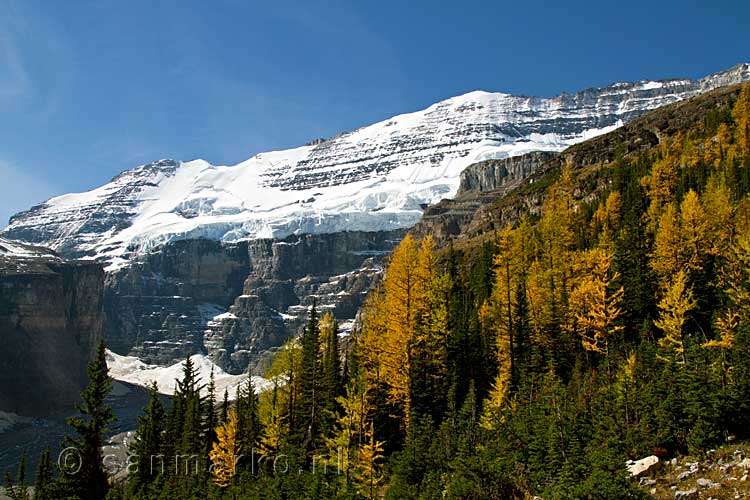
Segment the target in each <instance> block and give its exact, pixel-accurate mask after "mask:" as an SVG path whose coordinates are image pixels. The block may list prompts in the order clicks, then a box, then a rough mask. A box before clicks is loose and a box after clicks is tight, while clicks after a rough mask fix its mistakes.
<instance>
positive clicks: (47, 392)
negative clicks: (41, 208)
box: [0, 247, 104, 415]
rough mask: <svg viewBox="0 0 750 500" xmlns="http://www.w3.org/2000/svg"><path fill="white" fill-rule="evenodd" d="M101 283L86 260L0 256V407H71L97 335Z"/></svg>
mask: <svg viewBox="0 0 750 500" xmlns="http://www.w3.org/2000/svg"><path fill="white" fill-rule="evenodd" d="M26 248H28V247H26ZM103 281H104V273H103V271H102V268H101V266H100V265H99V264H97V263H94V262H82V261H65V260H62V259H59V258H57V257H54V256H52V255H50V254H47V255H41V254H40V255H35V256H28V255H26V256H18V255H7V254H6V255H3V256H0V343H2V346H3V354H2V356H0V410H2V411H8V412H13V413H18V414H22V415H48V414H50V413H54V412H56V411H63V410H66V411H70V410H71V409H72V408H73V404H74V403H75V402H76V401H77V400H78V397H79V393H80V391H81V389H82V388H83V387H84V386H85V385H86V382H87V376H86V366H87V364H88V361H89V360H90V359H91V356H92V355H93V353H94V350H95V348H96V344H97V342H98V341H99V339H100V338H101V337H102V330H103V320H104V315H103V296H104V295H103Z"/></svg>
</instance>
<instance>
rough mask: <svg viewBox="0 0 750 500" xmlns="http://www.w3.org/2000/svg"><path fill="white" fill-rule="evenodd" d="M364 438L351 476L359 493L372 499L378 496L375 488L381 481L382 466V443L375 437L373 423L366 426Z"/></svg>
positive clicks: (369, 499)
mask: <svg viewBox="0 0 750 500" xmlns="http://www.w3.org/2000/svg"><path fill="white" fill-rule="evenodd" d="M364 438H365V439H364V444H363V445H362V447H361V448H360V449H359V453H358V456H357V464H356V466H355V467H354V474H353V476H354V482H355V484H356V486H357V491H358V492H359V494H360V495H362V496H363V497H365V498H367V499H368V500H373V499H374V498H376V497H378V491H377V489H378V486H379V485H380V484H381V483H382V481H383V474H382V471H381V469H382V466H381V465H380V463H379V462H381V461H382V460H383V443H382V442H381V441H377V440H376V439H375V426H374V424H373V423H370V425H369V426H367V427H366V430H365V435H364Z"/></svg>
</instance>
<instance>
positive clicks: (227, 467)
mask: <svg viewBox="0 0 750 500" xmlns="http://www.w3.org/2000/svg"><path fill="white" fill-rule="evenodd" d="M239 454H240V445H239V440H238V439H237V413H236V412H235V411H232V412H231V413H230V414H229V420H227V422H225V423H223V424H222V425H220V426H219V427H217V428H216V442H215V443H214V444H213V447H212V448H211V452H210V453H209V457H210V458H211V476H212V477H213V481H214V483H216V485H217V486H219V487H221V488H226V487H228V486H229V485H230V484H232V479H233V478H234V475H235V473H236V472H237V471H236V467H237V460H238V459H239Z"/></svg>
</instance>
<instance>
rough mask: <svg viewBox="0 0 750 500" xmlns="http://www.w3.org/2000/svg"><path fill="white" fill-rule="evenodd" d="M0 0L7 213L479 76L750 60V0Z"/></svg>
mask: <svg viewBox="0 0 750 500" xmlns="http://www.w3.org/2000/svg"><path fill="white" fill-rule="evenodd" d="M550 4H552V5H544V4H543V3H539V2H533V1H513V2H502V1H486V2H476V1H472V0H460V1H455V2H450V1H446V2H443V1H436V0H432V1H406V0H401V1H397V2H392V1H387V0H379V1H371V2H364V1H362V2H360V1H354V0H349V1H343V2H320V3H318V2H314V1H300V2H287V1H285V0H273V1H264V2H251V1H203V0H201V1H186V0H180V1H157V0H146V1H141V0H128V1H122V0H116V1H106V0H105V1H77V0H70V1H55V0H48V1H34V0H19V1H14V0H0V117H1V119H0V227H2V226H3V225H5V223H6V221H7V218H8V216H9V215H10V214H11V213H13V212H15V211H18V210H20V209H24V208H27V207H29V206H31V205H32V204H34V203H38V202H40V201H42V200H44V199H46V198H48V197H49V196H52V195H55V194H61V193H64V192H70V191H83V190H87V189H91V188H93V187H96V186H98V185H100V184H102V183H104V182H106V181H107V180H109V179H110V178H111V177H112V176H114V175H115V174H117V173H118V172H120V171H122V170H124V169H127V168H131V167H133V166H137V165H139V164H142V163H146V162H148V161H151V160H154V159H158V158H164V157H169V158H176V159H182V160H188V159H194V158H204V159H206V160H208V161H211V162H212V163H215V164H232V163H236V162H239V161H241V160H243V159H246V158H248V157H250V156H251V155H253V154H254V153H257V152H260V151H266V150H271V149H279V148H288V147H293V146H297V145H300V144H302V143H305V142H307V141H309V140H310V139H313V138H316V137H326V136H330V135H333V134H335V133H337V132H339V131H343V130H350V129H353V128H356V127H358V126H361V125H365V124H368V123H372V122H375V121H378V120H381V119H384V118H386V117H388V116H391V115H394V114H398V113H402V112H407V111H413V110H417V109H420V108H423V107H425V106H428V105H429V104H431V103H433V102H435V101H438V100H440V99H444V98H447V97H450V96H452V95H456V94H460V93H464V92H468V91H471V90H475V89H483V90H490V91H507V92H514V93H522V94H527V95H545V96H546V95H554V94H557V93H559V92H560V91H575V90H578V89H581V88H584V87H589V86H599V85H606V84H608V83H611V82H613V81H621V80H637V79H643V78H668V77H682V76H687V77H699V76H703V75H705V74H708V73H712V72H715V71H718V70H722V69H725V68H728V67H730V66H732V65H734V64H736V63H738V62H745V61H748V60H750V50H748V49H749V48H750V30H749V29H748V19H750V2H747V1H734V2H726V1H721V0H715V1H712V2H705V1H704V2H691V1H685V0H681V1H654V0H649V1H648V2H643V1H629V2H617V3H616V4H615V2H607V1H599V2H576V1H567V2H550Z"/></svg>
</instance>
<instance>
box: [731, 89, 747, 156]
mask: <svg viewBox="0 0 750 500" xmlns="http://www.w3.org/2000/svg"><path fill="white" fill-rule="evenodd" d="M732 119H733V120H734V142H735V143H736V144H737V149H738V153H739V154H740V157H741V158H744V159H747V158H750V85H748V84H745V86H743V87H742V90H741V91H740V95H739V98H738V99H737V101H736V102H735V103H734V107H733V108H732Z"/></svg>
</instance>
